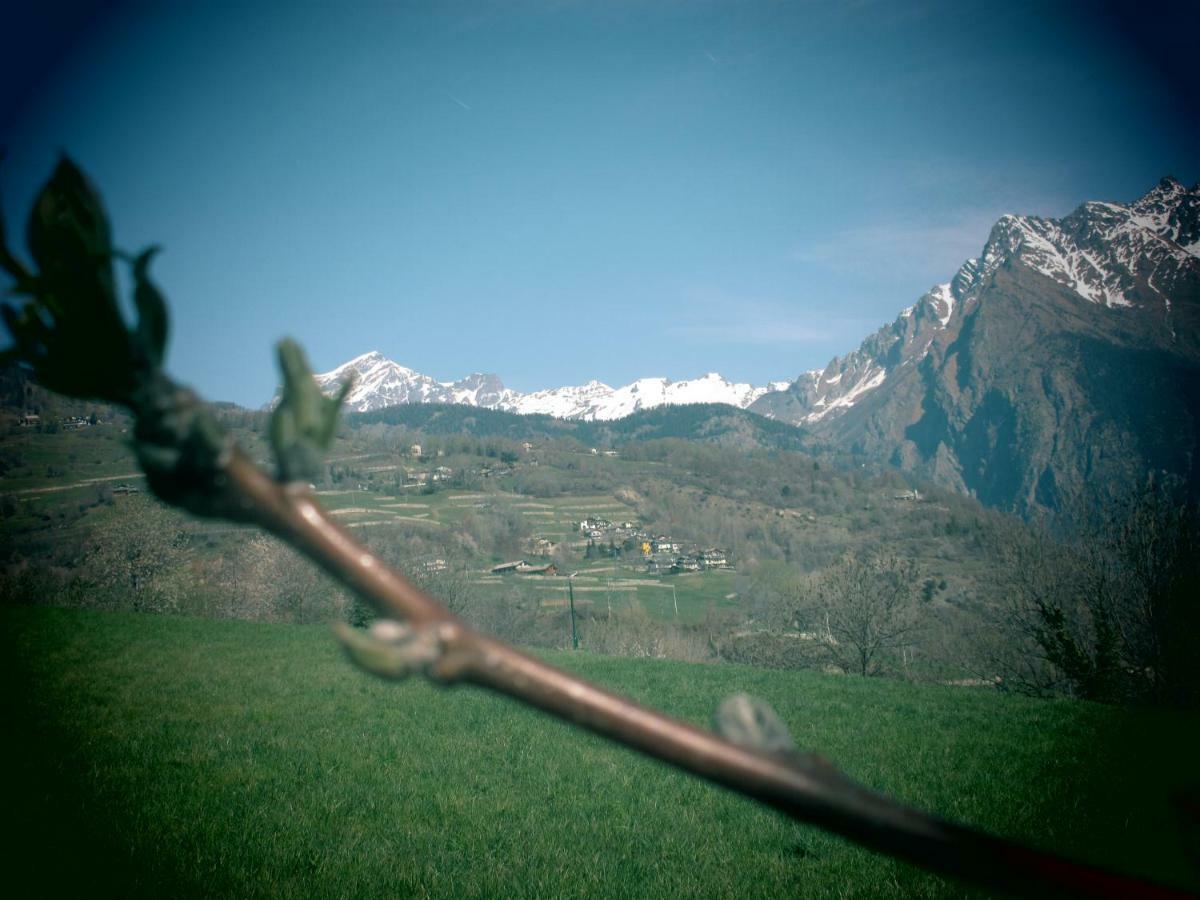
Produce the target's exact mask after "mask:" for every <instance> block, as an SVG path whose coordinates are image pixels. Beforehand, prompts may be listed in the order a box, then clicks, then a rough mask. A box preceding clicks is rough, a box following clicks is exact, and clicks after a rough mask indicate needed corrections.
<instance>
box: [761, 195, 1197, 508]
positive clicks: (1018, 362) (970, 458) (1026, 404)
mask: <svg viewBox="0 0 1200 900" xmlns="http://www.w3.org/2000/svg"><path fill="white" fill-rule="evenodd" d="M751 409H753V410H755V411H758V412H762V413H764V414H766V415H772V416H775V417H776V418H779V419H782V420H785V421H789V422H795V423H797V424H802V425H804V426H805V427H807V428H809V429H811V431H812V433H813V435H814V436H815V437H817V438H820V439H822V440H824V441H827V442H829V443H830V444H832V445H834V446H837V447H842V448H855V449H857V450H859V451H861V452H862V453H864V454H866V455H868V456H871V457H874V458H876V459H879V460H883V461H887V462H890V463H891V464H893V465H896V466H899V467H901V468H903V469H906V470H909V471H911V472H914V473H917V474H918V475H920V476H922V477H925V478H929V479H931V480H933V481H935V482H937V483H939V484H942V485H945V486H947V487H950V488H953V489H955V490H959V491H964V492H969V493H971V494H973V495H974V496H976V497H978V498H979V499H980V500H982V501H983V502H984V503H986V504H988V505H990V506H996V507H1000V508H1002V509H1010V510H1015V511H1017V512H1021V513H1026V514H1028V513H1031V512H1035V511H1036V510H1038V509H1042V508H1050V509H1054V508H1061V507H1064V506H1070V505H1072V504H1073V503H1075V502H1077V501H1078V499H1079V498H1080V497H1081V496H1085V495H1089V494H1090V495H1093V496H1094V495H1096V494H1097V493H1098V494H1099V495H1100V497H1102V498H1103V497H1104V496H1106V495H1108V494H1113V493H1119V492H1120V490H1123V489H1124V488H1125V487H1126V486H1128V485H1129V484H1132V483H1138V482H1140V481H1142V480H1144V478H1145V477H1146V474H1147V473H1148V472H1154V473H1163V472H1165V473H1170V474H1172V475H1175V476H1178V477H1180V478H1182V479H1183V480H1185V481H1187V482H1188V483H1189V484H1190V485H1191V490H1192V493H1193V496H1195V495H1196V491H1197V484H1198V481H1200V480H1198V479H1197V478H1196V475H1197V474H1198V473H1197V466H1198V465H1200V453H1198V452H1197V451H1198V450H1200V187H1192V188H1190V189H1188V188H1185V187H1184V186H1183V185H1181V184H1180V183H1179V182H1178V181H1176V180H1174V179H1171V178H1166V179H1163V181H1162V182H1160V183H1159V184H1158V186H1157V187H1155V188H1154V189H1153V190H1152V191H1150V192H1149V193H1148V194H1146V195H1145V196H1144V197H1142V198H1141V199H1139V200H1138V201H1136V202H1134V203H1132V204H1120V203H1101V202H1093V203H1085V204H1083V205H1082V206H1080V207H1079V208H1078V209H1077V210H1076V211H1075V212H1073V213H1072V214H1071V215H1069V216H1067V217H1065V218H1063V219H1042V218H1038V217H1027V216H1005V217H1003V218H1002V219H1001V220H1000V221H999V222H997V223H996V225H995V227H994V228H993V229H992V232H991V235H990V236H989V238H988V240H987V243H986V244H985V245H984V248H983V251H982V253H981V254H980V256H979V257H978V258H977V259H971V260H968V261H967V262H966V263H964V264H963V266H962V268H960V269H959V271H958V273H957V274H956V275H955V277H954V278H953V279H952V280H951V281H950V282H948V283H946V284H941V285H938V286H936V287H935V288H933V289H932V290H931V291H930V292H929V293H927V294H925V295H924V296H923V297H921V298H920V299H919V300H918V301H917V303H916V304H914V305H913V306H910V307H909V308H907V309H905V310H904V311H903V312H902V313H901V314H900V316H899V317H897V319H896V320H895V322H893V323H892V324H890V325H888V326H885V327H884V328H882V329H880V330H879V331H878V332H876V333H875V334H873V335H871V336H870V337H869V338H867V339H866V340H865V341H864V342H863V343H862V345H861V346H860V347H859V348H858V349H857V350H856V351H854V352H853V353H850V354H848V355H846V356H843V357H839V358H837V359H834V360H832V361H831V362H830V363H829V365H828V366H826V367H825V369H824V370H822V371H819V372H810V373H808V374H807V375H805V376H804V377H802V378H801V379H799V380H798V381H796V382H795V383H794V384H792V385H791V386H790V387H789V388H788V389H787V390H786V391H784V392H779V393H770V394H767V395H765V396H764V397H762V398H760V399H759V400H758V401H756V402H755V403H754V404H753V405H752V406H751ZM1114 487H1115V488H1116V489H1115V490H1114Z"/></svg>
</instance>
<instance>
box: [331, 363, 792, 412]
mask: <svg viewBox="0 0 1200 900" xmlns="http://www.w3.org/2000/svg"><path fill="white" fill-rule="evenodd" d="M351 377H352V378H353V379H354V386H353V387H352V388H351V390H350V394H349V395H348V396H347V398H346V408H347V409H351V410H354V411H356V412H365V411H367V410H372V409H380V408H382V407H385V406H395V405H397V404H401V403H460V404H465V405H467V406H482V407H486V408H488V409H499V410H504V411H506V412H515V413H522V414H530V413H544V414H546V415H551V416H555V417H557V418H560V419H583V420H587V421H591V420H609V419H619V418H622V417H624V416H627V415H629V414H630V413H634V412H637V411H638V410H640V409H653V408H654V407H656V406H664V405H681V404H689V403H727V404H729V405H731V406H738V407H741V408H745V407H747V406H749V405H750V404H751V403H753V402H754V401H755V400H757V399H758V398H759V397H761V396H763V395H764V394H766V393H768V392H769V391H772V390H782V389H783V388H785V387H787V384H788V383H787V382H775V383H772V384H770V385H767V386H764V387H755V386H754V385H750V384H734V383H731V382H729V381H726V380H725V379H724V378H722V377H721V376H720V375H719V374H717V373H716V372H710V373H708V374H707V375H704V376H702V377H700V378H696V379H691V380H688V381H671V380H669V379H667V378H640V379H638V380H637V381H635V382H633V383H632V384H627V385H625V386H624V387H619V388H612V387H609V386H608V385H607V384H604V383H603V382H600V381H589V382H587V383H586V384H581V385H575V386H570V387H561V388H553V389H549V390H542V391H534V392H532V393H529V394H522V393H519V392H518V391H514V390H511V389H509V388H506V387H505V386H504V383H503V382H502V381H501V380H500V379H499V378H498V377H497V376H495V375H481V374H472V375H468V376H467V377H466V378H464V379H462V380H460V381H454V382H439V381H437V380H435V379H433V378H430V377H429V376H428V375H422V374H421V373H419V372H415V371H413V370H412V369H409V368H406V367H405V366H402V365H400V364H399V363H396V362H393V361H392V360H390V359H388V358H387V357H385V356H384V355H383V354H382V353H379V352H377V351H372V352H371V353H365V354H363V355H362V356H359V357H355V358H354V359H352V360H350V361H349V362H347V363H344V364H342V365H340V366H338V367H337V368H336V369H334V370H332V371H330V372H325V373H323V374H321V375H317V376H316V380H317V384H318V385H319V386H320V387H321V390H323V391H325V392H326V393H330V394H331V393H333V392H334V391H335V390H337V387H338V385H340V384H341V383H342V382H343V381H345V380H346V379H347V378H351Z"/></svg>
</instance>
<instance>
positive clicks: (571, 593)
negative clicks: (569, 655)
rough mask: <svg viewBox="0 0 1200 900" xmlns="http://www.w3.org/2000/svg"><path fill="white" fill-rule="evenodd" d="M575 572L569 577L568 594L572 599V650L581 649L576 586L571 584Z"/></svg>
mask: <svg viewBox="0 0 1200 900" xmlns="http://www.w3.org/2000/svg"><path fill="white" fill-rule="evenodd" d="M575 574H576V573H574V572H572V573H571V574H570V575H568V576H567V594H568V596H569V597H570V598H571V600H570V603H571V648H572V649H573V650H578V649H579V632H578V631H576V630H575V586H574V585H573V584H572V583H571V582H572V579H574V578H575Z"/></svg>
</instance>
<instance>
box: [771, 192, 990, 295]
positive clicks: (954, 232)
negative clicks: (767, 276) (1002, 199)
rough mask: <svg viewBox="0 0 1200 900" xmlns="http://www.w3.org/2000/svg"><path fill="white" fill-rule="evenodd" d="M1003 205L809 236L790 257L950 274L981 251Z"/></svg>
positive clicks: (859, 268) (841, 268)
mask: <svg viewBox="0 0 1200 900" xmlns="http://www.w3.org/2000/svg"><path fill="white" fill-rule="evenodd" d="M1000 215H1002V211H995V210H987V211H985V212H976V213H969V214H964V215H960V216H958V217H956V218H955V219H954V220H953V221H951V222H948V223H938V224H933V223H929V222H920V221H913V220H907V221H899V220H897V221H889V222H876V223H872V224H870V225H864V226H862V227H858V228H850V229H846V230H843V231H838V232H834V233H833V234H830V235H828V236H826V237H822V238H818V239H816V240H810V241H805V242H803V243H801V244H799V245H798V246H796V247H795V248H794V249H793V250H792V252H791V258H792V259H793V260H795V261H796V262H799V263H803V264H805V265H813V266H819V267H821V268H824V269H827V270H830V271H833V272H855V273H860V274H879V273H892V274H895V275H901V276H911V275H915V274H926V275H928V277H929V278H932V279H935V280H942V281H944V280H948V279H949V278H950V277H951V276H953V275H954V273H955V272H956V271H957V270H958V267H959V266H960V265H962V263H964V262H965V261H966V260H968V259H970V258H971V257H974V256H978V255H979V252H980V250H982V249H983V245H984V243H985V242H986V241H987V236H988V234H989V232H990V231H991V228H992V225H994V224H995V222H996V220H997V219H999V218H1000Z"/></svg>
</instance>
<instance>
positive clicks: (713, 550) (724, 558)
mask: <svg viewBox="0 0 1200 900" xmlns="http://www.w3.org/2000/svg"><path fill="white" fill-rule="evenodd" d="M697 559H698V560H699V561H700V565H701V566H702V567H703V568H705V569H727V568H729V556H728V554H727V553H726V552H725V551H724V550H721V549H718V548H717V547H710V548H709V549H707V550H701V551H700V553H699V555H698V556H697Z"/></svg>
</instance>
